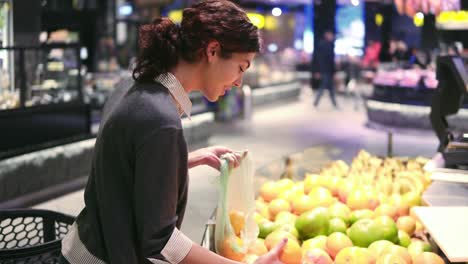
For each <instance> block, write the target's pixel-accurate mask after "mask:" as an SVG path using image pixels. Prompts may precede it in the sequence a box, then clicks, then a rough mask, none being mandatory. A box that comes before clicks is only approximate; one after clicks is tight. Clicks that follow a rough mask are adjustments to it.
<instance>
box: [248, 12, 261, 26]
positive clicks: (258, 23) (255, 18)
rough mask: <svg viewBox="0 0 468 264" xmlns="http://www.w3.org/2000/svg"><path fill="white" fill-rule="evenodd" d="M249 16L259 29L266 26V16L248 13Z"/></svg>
mask: <svg viewBox="0 0 468 264" xmlns="http://www.w3.org/2000/svg"><path fill="white" fill-rule="evenodd" d="M247 16H248V17H249V19H250V22H252V24H254V25H255V26H256V27H257V28H258V29H262V28H263V27H265V17H264V16H263V15H261V14H258V13H250V12H249V13H247Z"/></svg>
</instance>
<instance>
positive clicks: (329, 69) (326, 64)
mask: <svg viewBox="0 0 468 264" xmlns="http://www.w3.org/2000/svg"><path fill="white" fill-rule="evenodd" d="M334 41H335V35H334V34H333V32H331V31H326V32H325V34H324V38H323V39H322V40H321V41H320V43H319V45H318V46H317V48H316V49H315V52H316V56H315V58H316V60H317V62H316V64H315V65H317V67H318V68H319V69H318V72H319V75H320V87H319V89H318V91H317V95H316V96H315V101H314V106H315V107H317V106H318V105H319V103H320V98H321V97H322V95H323V91H324V90H325V89H327V90H328V91H329V92H330V99H331V101H332V104H333V106H334V107H335V109H339V107H338V104H337V103H336V98H335V87H334V84H333V76H334V73H335V51H334V46H335V45H334Z"/></svg>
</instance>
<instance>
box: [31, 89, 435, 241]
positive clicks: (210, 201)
mask: <svg viewBox="0 0 468 264" xmlns="http://www.w3.org/2000/svg"><path fill="white" fill-rule="evenodd" d="M338 102H339V104H340V105H341V108H342V109H341V111H335V110H333V107H332V106H331V103H330V102H329V100H328V98H327V97H326V96H325V97H324V98H323V99H322V101H321V105H320V106H319V107H318V108H314V107H313V104H312V94H311V91H310V89H308V88H304V90H303V92H302V94H301V97H300V100H299V101H295V102H288V103H281V104H276V105H270V106H265V107H261V108H257V109H255V110H254V114H253V116H252V118H251V119H250V120H241V121H236V122H231V123H219V124H217V125H216V126H215V131H214V132H213V134H214V136H212V137H211V139H210V142H209V143H210V145H225V146H228V147H231V148H233V149H238V150H243V149H248V150H249V151H250V152H251V153H252V154H253V157H254V160H255V162H256V165H257V167H261V166H264V165H266V164H268V163H269V162H271V161H274V160H279V159H283V158H284V157H285V156H286V155H287V154H291V153H295V152H300V151H302V150H304V149H306V148H312V149H313V152H314V155H313V156H312V157H313V158H312V159H311V161H310V162H311V163H312V166H313V167H320V166H321V165H323V164H325V163H326V162H327V161H329V160H332V159H344V160H346V161H350V160H351V159H352V157H353V156H354V155H355V154H356V153H357V151H358V150H360V149H366V150H367V151H369V152H371V153H372V154H376V155H386V153H387V133H386V131H383V130H376V129H371V128H368V127H367V126H366V120H367V118H366V114H365V111H364V110H363V107H361V109H360V110H359V111H355V110H354V107H353V106H354V104H353V102H352V101H351V99H348V98H344V97H338ZM393 143H394V144H393V152H394V155H398V156H417V155H423V156H426V157H431V156H432V155H433V153H434V151H435V149H436V147H437V139H436V137H435V136H434V135H433V133H432V131H405V132H397V131H396V132H395V133H394V134H393ZM190 175H191V176H190V192H189V203H188V207H187V212H186V215H185V219H184V223H183V226H182V230H183V231H184V232H185V233H186V234H187V235H188V236H189V237H190V238H191V239H193V240H194V241H195V242H198V243H199V242H200V241H201V239H202V235H203V231H204V226H205V223H206V222H207V220H208V219H209V217H210V215H211V214H212V212H213V210H214V208H215V206H216V202H217V182H216V178H217V175H218V172H216V171H215V170H213V169H210V168H208V167H199V168H195V169H193V170H191V171H190ZM278 176H279V175H278ZM82 197H83V191H78V192H75V193H72V194H69V195H66V196H63V197H60V198H58V199H55V200H52V201H49V202H46V203H43V204H41V205H38V206H37V207H38V208H47V209H51V210H57V211H62V212H66V213H69V214H73V215H76V214H77V213H79V211H80V210H81V208H82V207H83V198H82ZM116 206H118V205H116Z"/></svg>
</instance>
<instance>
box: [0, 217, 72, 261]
mask: <svg viewBox="0 0 468 264" xmlns="http://www.w3.org/2000/svg"><path fill="white" fill-rule="evenodd" d="M74 220H75V218H74V217H72V216H69V215H65V214H62V213H58V212H53V211H48V210H35V209H13V210H2V211H0V263H1V264H13V263H15V264H30V263H31V264H32V263H35V264H37V263H47V264H52V263H58V260H59V257H60V250H61V247H62V245H61V242H62V238H63V237H64V236H65V235H66V234H67V233H68V230H69V229H70V227H71V225H72V224H73V222H74Z"/></svg>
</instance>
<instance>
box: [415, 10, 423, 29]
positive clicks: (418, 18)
mask: <svg viewBox="0 0 468 264" xmlns="http://www.w3.org/2000/svg"><path fill="white" fill-rule="evenodd" d="M413 23H414V25H415V26H417V27H422V26H423V25H424V14H423V13H421V12H418V13H416V15H414V18H413Z"/></svg>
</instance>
